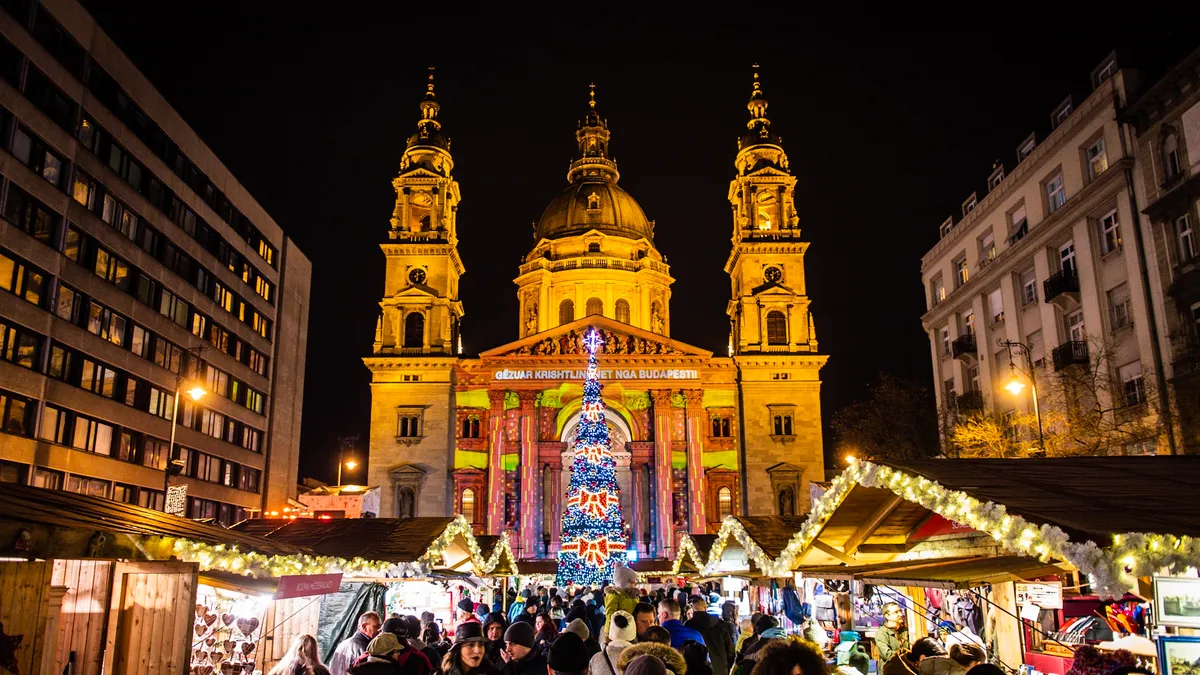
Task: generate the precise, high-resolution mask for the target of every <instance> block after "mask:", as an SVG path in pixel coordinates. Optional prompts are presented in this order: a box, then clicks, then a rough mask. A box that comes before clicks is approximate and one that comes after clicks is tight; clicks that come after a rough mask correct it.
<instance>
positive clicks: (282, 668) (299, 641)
mask: <svg viewBox="0 0 1200 675" xmlns="http://www.w3.org/2000/svg"><path fill="white" fill-rule="evenodd" d="M268 675H329V669H328V668H326V667H325V666H324V665H322V664H321V657H320V656H318V655H317V639H316V638H314V637H313V636H311V635H297V636H296V639H295V640H293V641H292V646H291V647H290V648H289V649H288V650H287V655H285V656H284V657H283V660H282V661H280V662H279V663H277V664H275V667H274V668H272V669H271V672H270V673H269V674H268Z"/></svg>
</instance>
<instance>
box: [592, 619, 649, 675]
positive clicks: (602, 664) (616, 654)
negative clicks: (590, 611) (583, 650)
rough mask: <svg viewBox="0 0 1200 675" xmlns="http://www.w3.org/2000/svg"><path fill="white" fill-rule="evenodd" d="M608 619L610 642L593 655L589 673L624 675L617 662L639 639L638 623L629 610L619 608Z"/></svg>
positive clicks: (595, 674) (596, 674)
mask: <svg viewBox="0 0 1200 675" xmlns="http://www.w3.org/2000/svg"><path fill="white" fill-rule="evenodd" d="M608 621H609V623H608V642H607V643H606V644H605V645H604V651H602V652H600V653H598V654H594V655H592V661H591V664H590V666H589V667H588V673H589V675H622V669H621V668H620V667H618V666H617V662H618V661H620V659H621V653H622V652H624V651H625V650H626V649H627V648H629V647H631V646H633V641H634V640H636V639H637V625H636V624H635V623H634V622H633V615H632V614H630V613H629V612H626V611H624V610H617V612H616V613H614V614H613V615H612V616H610V617H608Z"/></svg>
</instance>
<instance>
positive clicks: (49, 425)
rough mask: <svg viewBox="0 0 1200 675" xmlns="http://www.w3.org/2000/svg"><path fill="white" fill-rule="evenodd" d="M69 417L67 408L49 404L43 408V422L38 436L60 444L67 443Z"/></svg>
mask: <svg viewBox="0 0 1200 675" xmlns="http://www.w3.org/2000/svg"><path fill="white" fill-rule="evenodd" d="M67 418H68V414H67V411H66V410H62V409H61V408H56V407H54V406H52V405H49V404H47V405H46V407H44V408H42V423H41V428H40V429H38V438H40V439H42V440H43V441H50V442H51V443H56V444H58V445H66V444H67Z"/></svg>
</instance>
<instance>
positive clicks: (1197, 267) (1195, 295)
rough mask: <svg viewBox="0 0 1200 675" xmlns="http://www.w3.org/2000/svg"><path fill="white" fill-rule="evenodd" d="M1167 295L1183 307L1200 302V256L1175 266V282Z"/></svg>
mask: <svg viewBox="0 0 1200 675" xmlns="http://www.w3.org/2000/svg"><path fill="white" fill-rule="evenodd" d="M1167 295H1170V296H1171V297H1172V298H1175V302H1176V303H1177V304H1179V305H1182V306H1184V307H1190V306H1191V305H1192V304H1193V303H1195V302H1200V256H1193V257H1192V258H1191V259H1189V260H1185V261H1183V262H1181V263H1179V264H1178V265H1176V266H1175V281H1173V282H1171V287H1170V288H1168V289H1167Z"/></svg>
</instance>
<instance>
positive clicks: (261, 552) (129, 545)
mask: <svg viewBox="0 0 1200 675" xmlns="http://www.w3.org/2000/svg"><path fill="white" fill-rule="evenodd" d="M0 542H4V543H3V544H2V545H0V556H2V557H4V558H6V561H5V562H2V563H0V594H2V597H4V598H5V603H4V604H3V605H0V623H2V624H3V632H4V633H5V634H6V635H8V636H10V637H13V638H14V639H15V638H16V636H21V640H20V642H19V644H18V645H17V648H16V650H15V658H16V662H17V664H18V667H19V672H22V673H61V672H71V673H75V674H78V675H93V674H98V673H101V672H179V673H185V672H191V671H192V670H193V667H194V664H195V665H199V664H206V665H210V666H212V667H213V672H221V666H222V664H228V665H227V666H226V670H231V669H233V668H236V670H237V671H238V672H239V673H252V672H255V671H258V670H261V665H260V664H259V663H258V659H259V655H260V654H261V651H260V647H259V641H260V639H261V637H262V634H263V626H262V621H263V615H262V614H261V613H260V611H261V610H262V608H263V606H262V605H263V603H262V602H260V600H261V599H262V598H264V597H265V598H267V599H268V600H269V598H270V597H271V594H272V593H273V592H274V591H275V583H274V581H273V580H271V579H267V580H265V581H264V582H257V581H254V580H253V579H245V578H242V577H240V575H239V576H234V575H231V579H230V581H229V586H230V587H234V588H240V589H241V591H242V593H241V594H240V596H238V597H237V598H236V599H235V598H233V596H232V595H231V596H229V597H230V598H231V599H232V603H237V602H239V601H243V600H245V599H249V598H253V599H254V602H253V603H251V604H247V603H246V602H242V603H241V604H239V605H236V606H234V605H233V604H230V605H229V606H226V607H224V610H225V611H216V609H218V605H217V604H215V602H214V604H211V605H210V604H208V598H207V595H206V594H207V593H208V592H209V591H208V590H206V589H212V588H215V586H210V574H215V576H221V575H222V573H220V572H214V570H213V569H212V566H211V565H210V564H209V563H213V562H216V560H215V559H214V558H212V557H210V556H208V555H202V556H199V557H198V559H190V558H189V556H188V555H187V553H188V552H190V551H195V550H204V549H211V550H214V551H215V550H218V549H220V550H221V551H222V552H224V551H234V550H236V551H242V552H245V554H246V555H253V556H256V557H257V558H261V559H274V558H278V557H298V556H305V555H308V554H309V551H308V550H307V549H304V548H303V547H297V546H292V545H289V544H283V543H275V542H271V541H267V540H265V539H262V538H259V537H254V536H248V535H244V534H241V533H237V532H230V531H228V530H224V529H222V528H219V527H214V526H211V525H205V524H202V523H197V522H195V521H192V520H188V519H186V518H180V517H176V516H170V515H166V514H164V513H162V512H159V511H154V510H151V509H146V508H142V507H139V506H133V505H129V504H123V503H120V502H116V501H112V500H108V499H102V498H98V497H89V496H85V495H77V494H73V493H68V492H59V491H54V490H43V489H39V488H33V487H29V486H24V485H14V484H10V483H0ZM21 559H25V561H21ZM222 560H224V558H222ZM227 590H228V589H227ZM222 592H226V591H222ZM229 592H230V593H233V592H235V591H229ZM227 614H231V615H230V616H226V615H227ZM210 640H211V641H210ZM247 666H248V667H249V670H247V668H246V667H247Z"/></svg>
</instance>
